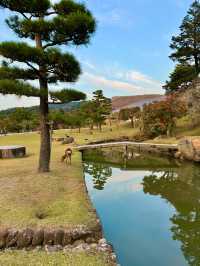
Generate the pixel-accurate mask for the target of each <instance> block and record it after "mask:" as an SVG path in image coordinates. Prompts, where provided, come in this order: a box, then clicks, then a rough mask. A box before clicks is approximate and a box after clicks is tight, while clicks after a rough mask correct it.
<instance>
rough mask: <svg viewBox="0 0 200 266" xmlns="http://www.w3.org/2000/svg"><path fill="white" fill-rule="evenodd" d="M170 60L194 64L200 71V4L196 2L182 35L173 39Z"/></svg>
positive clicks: (185, 20) (182, 28)
mask: <svg viewBox="0 0 200 266" xmlns="http://www.w3.org/2000/svg"><path fill="white" fill-rule="evenodd" d="M170 47H171V48H172V49H173V50H174V52H173V53H172V54H171V56H170V58H171V59H172V60H174V61H178V62H180V63H188V64H194V66H195V71H196V73H197V74H198V73H199V70H200V3H199V1H197V0H195V1H194V2H193V4H192V5H191V7H190V9H189V10H188V12H187V15H186V16H185V18H184V19H183V22H182V24H181V26H180V34H179V35H177V36H173V37H172V42H171V45H170Z"/></svg>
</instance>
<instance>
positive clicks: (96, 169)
mask: <svg viewBox="0 0 200 266" xmlns="http://www.w3.org/2000/svg"><path fill="white" fill-rule="evenodd" d="M84 171H85V173H88V174H89V175H91V176H92V178H93V184H94V188H96V189H98V190H103V189H104V187H105V184H106V182H107V180H108V178H109V177H111V176H112V168H111V167H109V166H106V165H105V164H101V163H84Z"/></svg>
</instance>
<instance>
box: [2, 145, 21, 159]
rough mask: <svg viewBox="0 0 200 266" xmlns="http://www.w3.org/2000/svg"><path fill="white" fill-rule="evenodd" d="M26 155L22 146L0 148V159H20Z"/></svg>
mask: <svg viewBox="0 0 200 266" xmlns="http://www.w3.org/2000/svg"><path fill="white" fill-rule="evenodd" d="M25 155H26V148H25V147H24V146H0V159H8V158H21V157H24V156H25Z"/></svg>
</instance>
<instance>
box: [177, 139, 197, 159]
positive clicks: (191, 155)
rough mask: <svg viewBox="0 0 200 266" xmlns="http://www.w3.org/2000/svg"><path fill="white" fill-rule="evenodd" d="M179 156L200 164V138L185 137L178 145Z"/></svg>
mask: <svg viewBox="0 0 200 266" xmlns="http://www.w3.org/2000/svg"><path fill="white" fill-rule="evenodd" d="M178 150H179V156H180V157H182V158H183V159H186V160H189V161H194V162H200V137H185V138H183V139H182V140H180V142H179V144H178Z"/></svg>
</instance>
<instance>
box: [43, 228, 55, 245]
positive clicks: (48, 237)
mask: <svg viewBox="0 0 200 266" xmlns="http://www.w3.org/2000/svg"><path fill="white" fill-rule="evenodd" d="M54 234H55V232H54V231H53V230H50V229H49V230H45V231H44V245H53V244H54Z"/></svg>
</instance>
